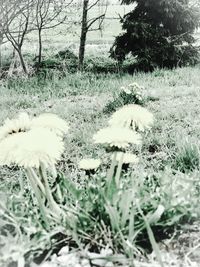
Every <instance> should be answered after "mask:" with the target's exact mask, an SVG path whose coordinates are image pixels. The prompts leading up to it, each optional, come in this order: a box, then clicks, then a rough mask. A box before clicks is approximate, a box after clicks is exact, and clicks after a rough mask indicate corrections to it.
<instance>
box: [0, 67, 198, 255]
mask: <svg viewBox="0 0 200 267" xmlns="http://www.w3.org/2000/svg"><path fill="white" fill-rule="evenodd" d="M199 72H200V67H199V66H196V67H195V68H190V67H188V68H183V69H177V70H173V71H168V70H166V71H164V70H158V71H155V72H154V73H151V74H142V73H141V74H135V75H133V76H130V75H124V76H122V77H119V76H115V75H105V76H101V75H100V76H98V77H95V76H94V75H92V74H90V75H88V74H79V73H77V74H73V75H72V74H69V75H67V77H66V78H63V79H61V80H59V79H58V78H57V76H56V75H55V77H54V78H53V80H52V81H47V82H45V84H44V85H41V84H40V85H38V83H37V80H36V78H32V79H30V80H28V81H23V82H22V81H21V82H20V81H19V80H16V81H12V82H11V81H7V82H5V83H4V84H2V85H0V90H1V98H0V109H1V113H0V121H1V122H3V120H4V119H5V118H6V117H11V118H12V117H13V116H14V115H15V114H16V112H19V111H27V112H28V113H30V114H39V113H41V112H52V113H56V114H58V115H60V116H61V117H62V118H64V119H66V120H67V121H69V123H70V126H71V131H70V134H69V136H68V137H67V138H66V153H65V155H64V158H63V161H62V162H61V164H60V167H61V168H62V169H64V170H65V172H66V174H67V176H68V177H71V178H72V179H74V180H76V179H78V178H77V162H78V160H79V159H80V158H81V157H83V156H91V155H94V156H96V155H101V154H102V151H101V150H98V149H96V148H95V146H94V145H93V144H92V140H91V138H92V135H93V134H94V133H95V131H96V130H97V129H100V128H101V127H102V126H103V125H106V121H107V115H105V114H103V113H102V109H103V107H104V106H105V104H106V102H107V101H109V99H112V96H113V94H114V93H117V92H118V91H119V88H120V86H122V85H127V84H129V83H131V82H138V83H139V84H140V85H143V86H144V87H145V89H144V90H145V92H146V93H147V94H148V95H152V96H155V97H158V98H159V101H155V102H149V103H148V105H147V106H148V109H149V110H150V111H152V112H153V113H154V114H155V117H156V123H155V129H154V130H153V133H152V134H150V135H149V136H148V137H147V138H146V140H144V149H143V152H142V158H143V160H142V162H141V167H142V166H143V167H144V166H147V167H145V169H143V170H144V171H145V172H147V173H148V172H149V173H152V172H156V173H157V174H160V175H168V174H167V171H166V172H165V170H164V171H163V169H164V168H163V164H164V165H165V167H166V166H171V165H172V164H173V160H172V159H173V156H174V154H175V153H177V152H178V151H179V147H181V145H182V144H183V143H184V142H185V141H187V140H189V142H192V143H194V144H198V143H199V135H200V125H199V119H200V118H199V102H200V76H199ZM155 144H156V150H157V151H156V152H161V153H159V154H158V155H159V156H155V157H152V153H151V152H149V151H148V149H149V145H153V146H154V145H155ZM149 159H151V160H149ZM67 161H68V162H69V161H70V163H71V164H72V165H73V168H72V169H69V168H68V166H67V163H66V162H67ZM0 174H1V176H0V179H1V181H2V182H1V186H0V190H1V191H8V188H11V187H12V186H13V184H17V183H18V175H19V174H18V173H16V172H15V171H12V170H8V169H6V168H1V173H0ZM198 175H199V172H198V171H194V172H190V173H189V174H184V178H189V177H190V176H192V177H199V176H198ZM9 176H10V177H12V178H13V177H15V178H16V179H6V177H9ZM192 231H194V229H193V228H192ZM186 241H187V242H188V245H186V246H185V247H186V248H185V247H184V246H183V247H182V249H181V250H180V251H179V252H180V255H183V254H184V253H185V251H188V247H189V246H190V245H191V244H190V240H189V241H188V235H186ZM193 241H194V242H193V243H192V244H194V245H195V242H196V240H195V238H194V240H193ZM181 242H183V241H181ZM179 245H180V244H179ZM181 246H182V244H181ZM179 248H180V247H179ZM178 250H179V249H178ZM181 253H182V254H181ZM195 253H196V250H195Z"/></svg>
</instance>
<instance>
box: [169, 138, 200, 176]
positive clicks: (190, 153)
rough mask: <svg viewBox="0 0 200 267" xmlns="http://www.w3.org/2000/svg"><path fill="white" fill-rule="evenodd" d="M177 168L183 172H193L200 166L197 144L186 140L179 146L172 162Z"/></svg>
mask: <svg viewBox="0 0 200 267" xmlns="http://www.w3.org/2000/svg"><path fill="white" fill-rule="evenodd" d="M172 166H173V168H174V169H175V170H179V171H180V172H183V173H188V172H192V171H194V170H195V169H199V167H200V154H199V148H198V147H197V145H195V144H193V143H190V142H188V141H187V142H185V143H184V144H183V145H181V146H180V147H179V148H178V152H177V153H176V154H175V158H174V162H173V164H172Z"/></svg>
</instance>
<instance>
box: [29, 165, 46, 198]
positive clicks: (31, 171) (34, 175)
mask: <svg viewBox="0 0 200 267" xmlns="http://www.w3.org/2000/svg"><path fill="white" fill-rule="evenodd" d="M29 170H30V173H31V175H32V177H33V178H34V180H35V181H36V182H37V184H38V186H39V188H40V190H41V191H42V193H43V194H44V195H45V189H44V185H43V184H42V182H41V180H40V178H39V177H38V176H37V174H36V172H35V171H34V169H33V168H30V169H29Z"/></svg>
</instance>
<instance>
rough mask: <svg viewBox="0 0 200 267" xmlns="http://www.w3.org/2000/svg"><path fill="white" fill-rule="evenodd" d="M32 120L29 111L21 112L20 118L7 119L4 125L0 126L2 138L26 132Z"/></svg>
mask: <svg viewBox="0 0 200 267" xmlns="http://www.w3.org/2000/svg"><path fill="white" fill-rule="evenodd" d="M30 125H31V120H30V118H29V116H28V114H27V113H20V114H19V115H18V118H16V119H13V120H10V119H6V120H5V122H4V125H3V126H1V127H0V140H3V139H4V138H6V137H7V136H9V135H12V134H16V133H20V132H26V131H28V130H29V129H30Z"/></svg>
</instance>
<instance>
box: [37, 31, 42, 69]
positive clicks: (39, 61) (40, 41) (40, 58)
mask: <svg viewBox="0 0 200 267" xmlns="http://www.w3.org/2000/svg"><path fill="white" fill-rule="evenodd" d="M38 42H39V50H38V66H37V70H38V69H39V68H40V65H41V62H42V29H41V28H39V30H38Z"/></svg>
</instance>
